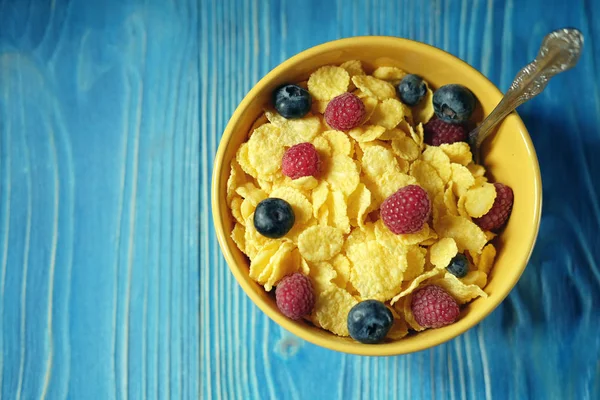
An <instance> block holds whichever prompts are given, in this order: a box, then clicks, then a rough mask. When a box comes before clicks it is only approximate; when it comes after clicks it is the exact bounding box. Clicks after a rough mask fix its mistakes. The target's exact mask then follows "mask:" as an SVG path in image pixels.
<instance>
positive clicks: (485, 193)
mask: <svg viewBox="0 0 600 400" xmlns="http://www.w3.org/2000/svg"><path fill="white" fill-rule="evenodd" d="M494 200H496V188H495V187H494V185H492V184H491V183H484V184H483V185H481V186H479V187H474V188H471V189H469V190H468V191H467V193H465V209H466V210H467V213H469V215H470V216H471V217H473V218H480V217H482V216H484V215H485V214H487V213H488V211H490V210H491V208H492V206H493V205H494Z"/></svg>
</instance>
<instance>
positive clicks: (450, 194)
mask: <svg viewBox="0 0 600 400" xmlns="http://www.w3.org/2000/svg"><path fill="white" fill-rule="evenodd" d="M452 185H453V184H452V182H450V184H449V186H448V188H447V189H446V191H445V192H444V205H445V206H446V209H447V210H448V214H451V215H454V216H458V208H457V205H456V203H457V202H456V196H455V195H454V191H453V190H452Z"/></svg>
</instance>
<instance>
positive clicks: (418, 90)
mask: <svg viewBox="0 0 600 400" xmlns="http://www.w3.org/2000/svg"><path fill="white" fill-rule="evenodd" d="M396 92H397V93H398V97H400V100H401V101H402V102H403V103H404V104H406V105H407V106H411V107H412V106H416V105H417V104H419V102H420V101H421V100H423V97H425V93H427V86H426V85H425V81H424V80H423V78H421V77H420V76H419V75H414V74H409V75H406V76H405V77H404V78H402V80H401V81H400V83H399V84H398V86H397V87H396Z"/></svg>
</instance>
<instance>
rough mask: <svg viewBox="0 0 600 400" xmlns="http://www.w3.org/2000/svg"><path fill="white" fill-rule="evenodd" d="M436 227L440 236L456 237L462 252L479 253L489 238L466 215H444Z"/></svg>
mask: <svg viewBox="0 0 600 400" xmlns="http://www.w3.org/2000/svg"><path fill="white" fill-rule="evenodd" d="M434 223H435V221H434ZM434 228H435V231H436V232H437V234H438V235H439V236H440V237H449V238H452V239H454V240H455V241H456V245H457V246H458V251H460V252H463V251H465V250H469V252H475V253H477V254H479V253H481V250H482V249H483V246H485V244H486V243H487V238H486V236H485V233H484V232H483V231H482V230H481V228H479V227H478V226H477V225H475V224H474V223H473V222H471V221H469V220H468V219H467V218H464V217H455V216H453V215H444V216H443V217H441V218H440V219H439V221H438V222H437V223H436V224H435V226H434Z"/></svg>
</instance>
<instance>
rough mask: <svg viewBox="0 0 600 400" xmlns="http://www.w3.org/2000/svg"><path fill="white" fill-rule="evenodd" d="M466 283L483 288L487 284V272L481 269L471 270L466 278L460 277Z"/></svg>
mask: <svg viewBox="0 0 600 400" xmlns="http://www.w3.org/2000/svg"><path fill="white" fill-rule="evenodd" d="M460 280H461V281H462V283H464V284H465V285H477V286H479V287H480V288H481V289H483V288H484V287H485V285H487V274H486V273H485V272H481V271H477V270H475V271H470V272H469V273H468V274H467V275H466V276H465V277H464V278H460Z"/></svg>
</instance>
